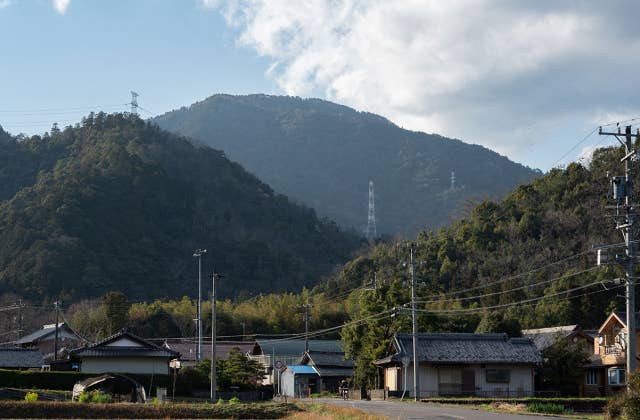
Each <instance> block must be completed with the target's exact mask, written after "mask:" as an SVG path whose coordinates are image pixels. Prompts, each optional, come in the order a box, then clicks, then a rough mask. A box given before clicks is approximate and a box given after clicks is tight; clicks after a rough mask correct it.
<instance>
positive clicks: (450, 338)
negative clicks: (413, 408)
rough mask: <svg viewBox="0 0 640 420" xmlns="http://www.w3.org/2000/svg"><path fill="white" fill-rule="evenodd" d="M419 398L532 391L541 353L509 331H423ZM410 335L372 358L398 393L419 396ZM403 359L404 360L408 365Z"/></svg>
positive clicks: (399, 336)
mask: <svg viewBox="0 0 640 420" xmlns="http://www.w3.org/2000/svg"><path fill="white" fill-rule="evenodd" d="M417 344H418V346H417V347H418V363H419V364H418V366H419V369H418V374H419V386H420V397H421V398H426V397H434V396H482V397H526V396H533V394H534V392H535V386H534V368H535V367H536V366H538V365H539V364H541V363H542V356H541V355H540V352H539V351H538V349H537V348H536V347H535V345H534V344H533V342H532V341H531V340H529V339H526V338H512V339H509V338H508V337H507V336H506V335H505V334H452V333H446V334H419V335H418V343H417ZM412 349H413V345H412V336H411V334H396V335H395V336H394V338H393V341H392V343H391V348H390V351H389V355H388V356H387V357H385V358H383V359H379V360H376V361H374V362H373V363H374V364H375V365H376V366H378V367H379V368H380V369H382V370H383V373H384V385H385V387H386V388H387V389H388V390H389V391H392V392H394V393H395V394H399V393H402V392H405V393H406V395H407V396H410V397H413V396H414V394H415V393H414V389H413V351H412ZM403 361H404V362H405V364H403Z"/></svg>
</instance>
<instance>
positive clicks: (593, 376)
mask: <svg viewBox="0 0 640 420" xmlns="http://www.w3.org/2000/svg"><path fill="white" fill-rule="evenodd" d="M585 376H586V380H585V383H586V384H587V385H598V371H596V370H595V369H589V370H587V374H586V375H585Z"/></svg>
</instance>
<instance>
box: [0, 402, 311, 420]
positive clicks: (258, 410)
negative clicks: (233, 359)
mask: <svg viewBox="0 0 640 420" xmlns="http://www.w3.org/2000/svg"><path fill="white" fill-rule="evenodd" d="M298 410H299V408H297V407H296V406H294V405H292V404H281V403H280V404H278V403H254V404H133V403H117V404H82V403H72V402H57V401H56V402H49V401H35V402H27V401H0V418H16V419H18V418H19V419H24V418H64V419H69V418H85V419H98V418H103V419H104V418H130V419H134V418H138V419H150V418H193V419H195V418H236V419H255V418H261V419H277V418H281V417H285V416H287V415H288V414H290V412H291V411H298Z"/></svg>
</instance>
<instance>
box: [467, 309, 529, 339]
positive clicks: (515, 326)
mask: <svg viewBox="0 0 640 420" xmlns="http://www.w3.org/2000/svg"><path fill="white" fill-rule="evenodd" d="M476 333H505V334H507V335H508V336H509V337H522V328H521V327H520V322H518V320H517V319H512V318H506V317H505V316H504V315H503V314H501V313H500V312H497V311H488V312H486V313H485V314H484V316H483V317H482V319H481V320H480V323H479V324H478V326H477V327H476Z"/></svg>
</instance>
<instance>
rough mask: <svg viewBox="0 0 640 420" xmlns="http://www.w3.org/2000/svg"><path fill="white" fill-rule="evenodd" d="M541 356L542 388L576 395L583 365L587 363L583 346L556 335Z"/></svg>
mask: <svg viewBox="0 0 640 420" xmlns="http://www.w3.org/2000/svg"><path fill="white" fill-rule="evenodd" d="M542 357H543V358H544V364H543V366H542V388H544V389H547V390H554V391H560V393H561V394H562V395H577V394H578V391H579V389H578V387H579V385H580V383H581V381H582V378H583V377H584V369H585V365H586V364H588V363H589V354H588V353H587V352H586V351H585V349H584V347H582V346H581V345H580V344H579V343H571V342H569V340H567V339H566V338H565V337H562V336H558V337H557V338H556V340H555V341H554V343H553V344H552V345H551V346H549V347H548V348H546V349H545V350H544V351H543V352H542Z"/></svg>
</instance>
